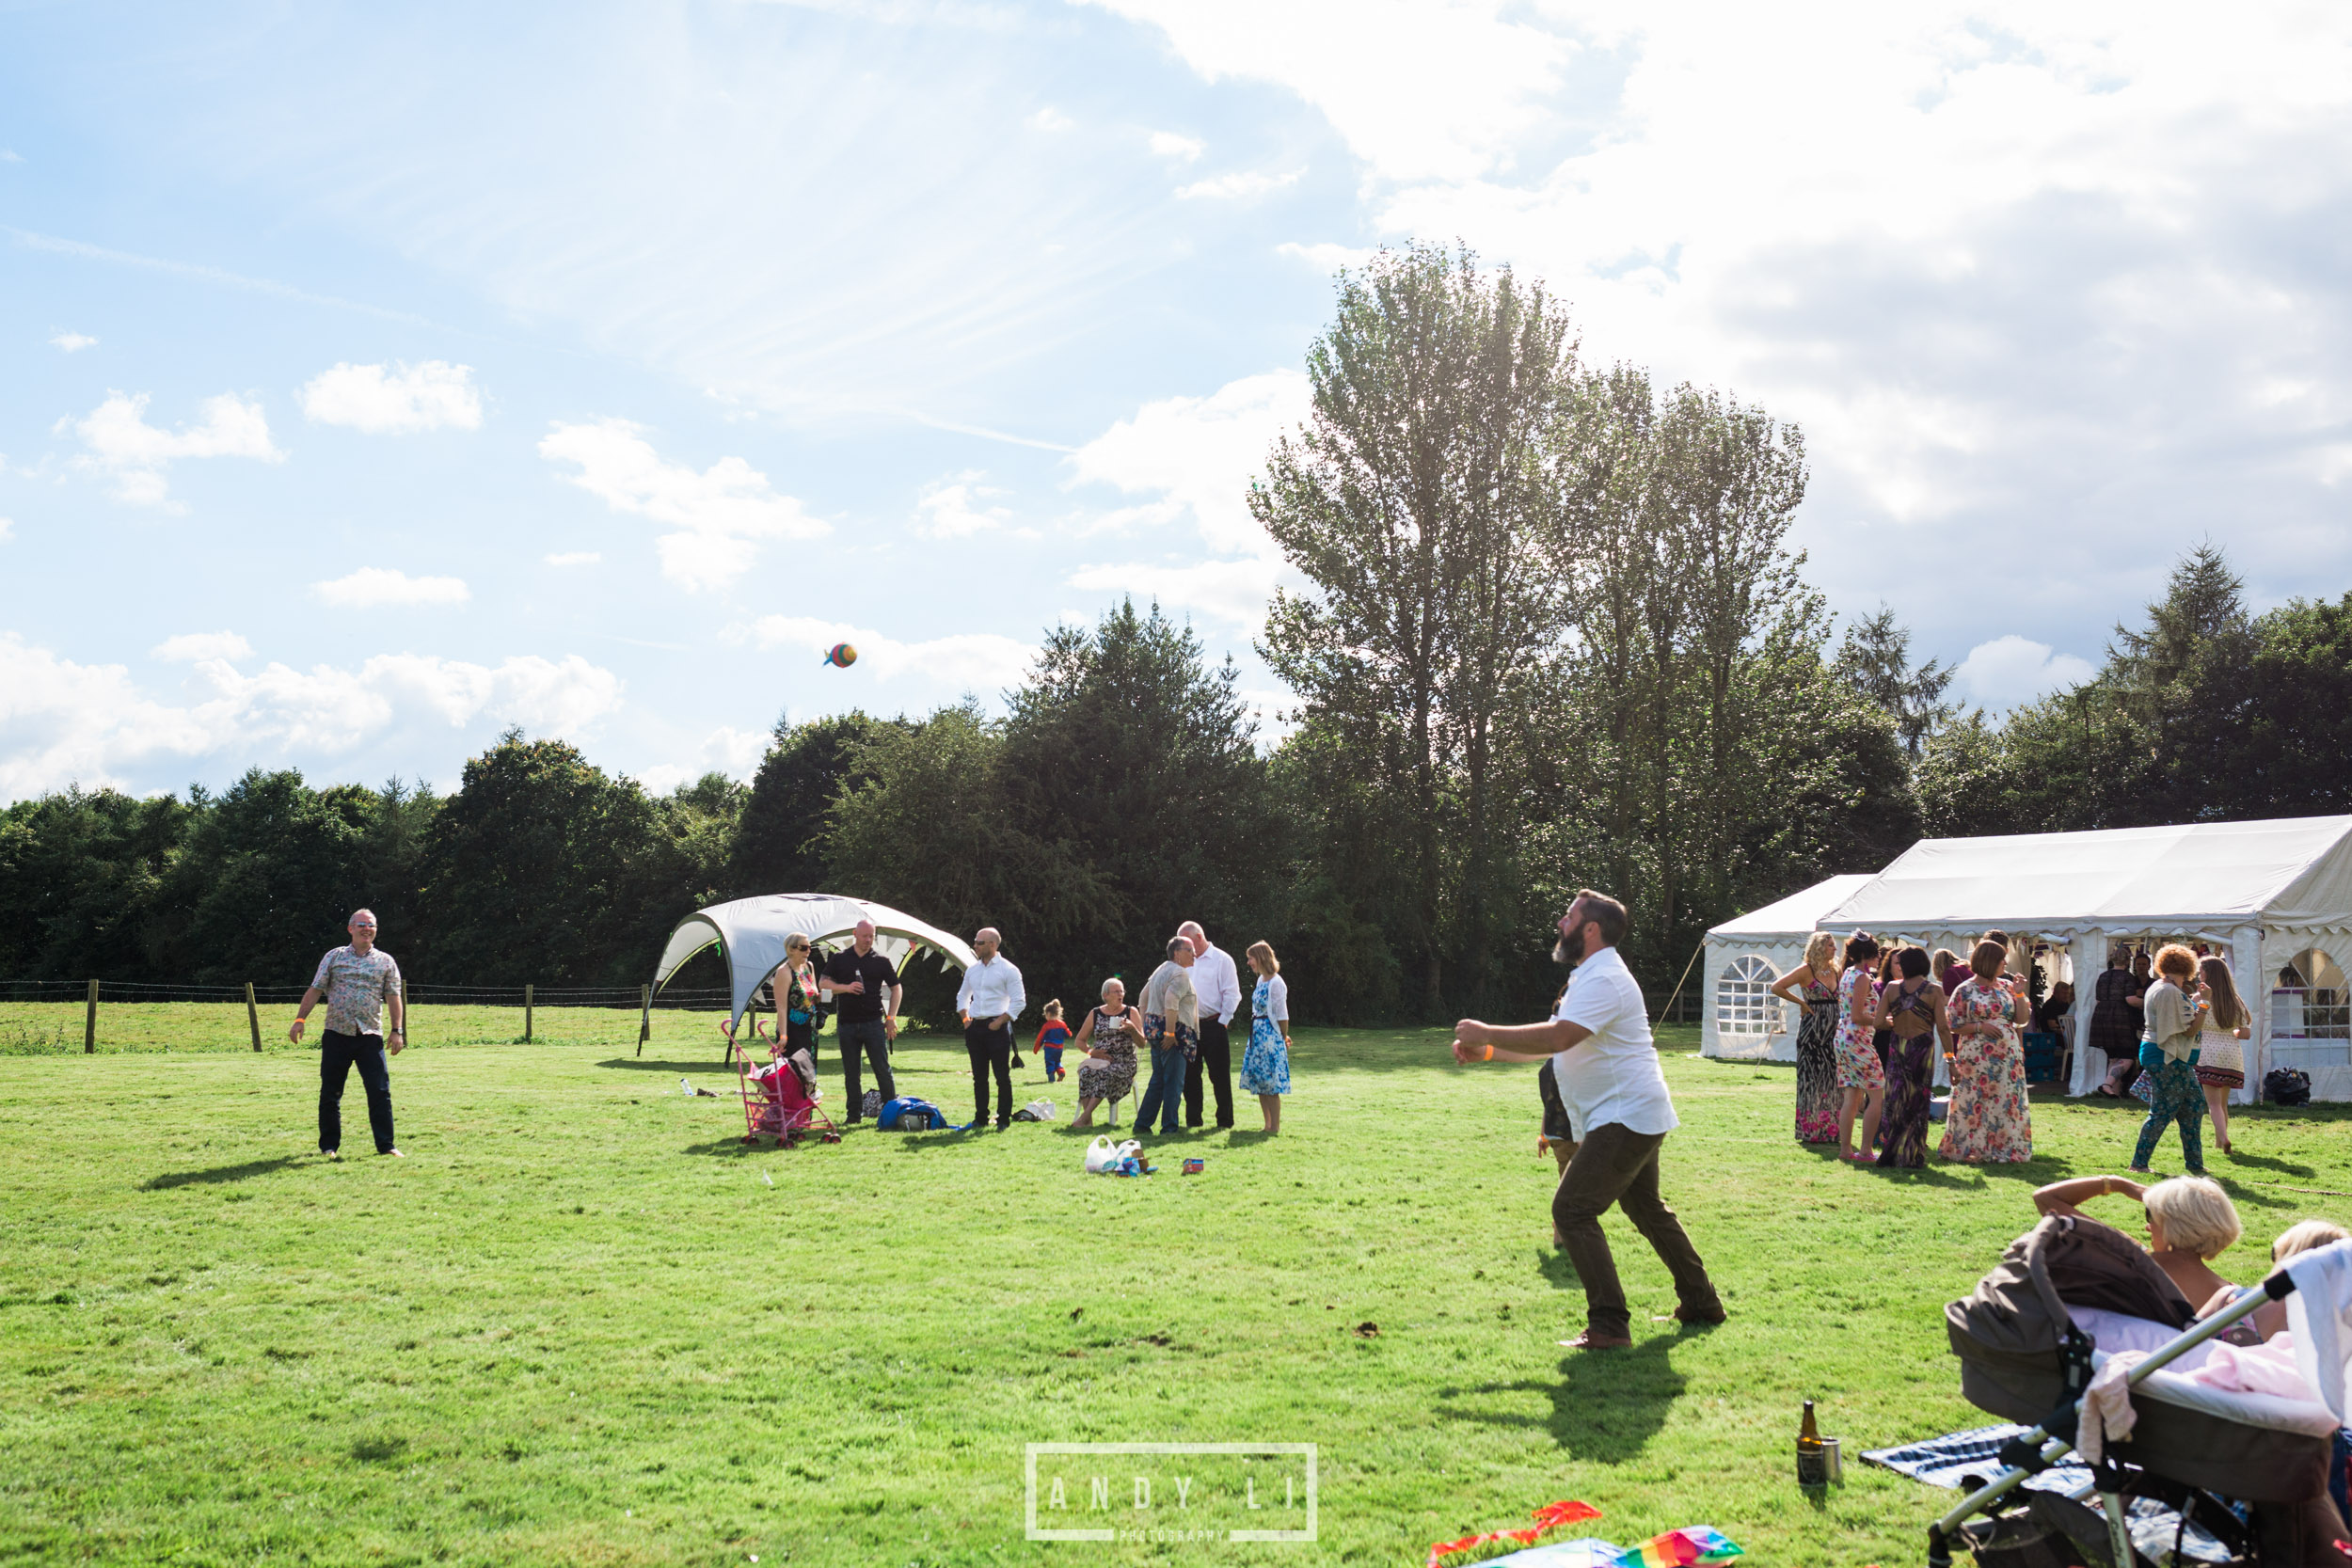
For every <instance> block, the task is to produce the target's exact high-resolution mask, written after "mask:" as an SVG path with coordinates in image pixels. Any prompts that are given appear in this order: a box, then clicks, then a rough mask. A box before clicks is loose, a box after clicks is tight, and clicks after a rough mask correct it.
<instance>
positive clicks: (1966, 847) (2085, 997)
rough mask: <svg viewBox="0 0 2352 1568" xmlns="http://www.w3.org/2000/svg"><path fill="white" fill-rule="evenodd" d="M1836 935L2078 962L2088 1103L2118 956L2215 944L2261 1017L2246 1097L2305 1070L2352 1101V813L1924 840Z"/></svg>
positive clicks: (2080, 1076)
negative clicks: (2172, 944)
mask: <svg viewBox="0 0 2352 1568" xmlns="http://www.w3.org/2000/svg"><path fill="white" fill-rule="evenodd" d="M1820 925H1821V927H1822V928H1823V929H1825V930H1829V931H1834V932H1836V933H1838V934H1840V935H1844V934H1846V933H1848V932H1851V931H1857V930H1864V931H1868V932H1870V933H1871V934H1872V935H1874V936H1877V937H1881V938H1885V937H1890V936H1891V937H1899V938H1902V939H1903V940H1905V941H1909V942H1920V943H1923V944H1925V945H1927V946H1930V947H1939V946H1941V947H1950V948H1952V949H1953V950H1955V951H1959V952H1964V951H1965V948H1966V943H1967V942H1972V941H1974V940H1975V939H1976V938H1978V937H1979V936H1981V935H1982V934H1983V933H1984V932H1985V931H1986V930H1988V929H1999V930H2002V931H2004V932H2007V933H2008V935H2009V937H2010V942H2011V946H2012V950H2013V951H2030V947H2029V946H2028V945H2027V944H2029V943H2032V942H2041V943H2042V944H2044V945H2046V946H2047V948H2048V949H2049V950H2050V952H2051V954H2052V956H2053V957H2057V956H2059V955H2063V956H2065V957H2067V958H2071V960H2072V962H2071V969H2072V972H2073V975H2074V977H2075V979H2076V982H2077V983H2076V986H2075V990H2076V993H2077V998H2076V1002H2075V1006H2074V1020H2073V1027H2074V1044H2075V1051H2074V1078H2073V1082H2072V1084H2071V1085H2069V1087H2070V1092H2072V1093H2074V1094H2083V1093H2086V1092H2088V1091H2089V1089H2090V1086H2091V1085H2093V1084H2095V1083H2097V1082H2098V1080H2099V1079H2100V1077H2101V1076H2103V1075H2104V1074H2105V1073H2106V1067H2107V1060H2106V1056H2105V1055H2104V1054H2103V1053H2099V1052H2096V1051H2093V1050H2091V1049H2090V1014H2091V1010H2092V993H2093V987H2094V985H2095V983H2096V980H2097V977H2098V975H2099V974H2100V972H2101V971H2102V970H2104V969H2105V968H2106V958H2107V952H2108V949H2109V946H2110V945H2111V944H2114V943H2122V942H2132V943H2142V944H2153V943H2156V942H2165V941H2168V940H2174V939H2179V940H2186V941H2197V942H2205V943H2206V944H2207V945H2208V946H2210V947H2211V948H2213V949H2214V950H2215V951H2217V952H2219V953H2221V954H2222V955H2223V956H2225V957H2226V958H2229V960H2230V967H2231V969H2232V970H2233V972H2234V973H2235V974H2236V976H2237V982H2238V987H2239V990H2241V991H2242V992H2243V993H2244V995H2245V997H2246V999H2247V1002H2248V1004H2249V1006H2250V1007H2251V1008H2252V1009H2253V1012H2254V1037H2253V1038H2252V1039H2251V1040H2249V1041H2248V1042H2247V1053H2246V1066H2247V1074H2246V1077H2247V1086H2246V1088H2244V1089H2243V1090H2241V1091H2239V1093H2238V1094H2237V1095H2236V1096H2233V1098H2234V1099H2237V1100H2240V1101H2252V1100H2254V1099H2256V1098H2258V1097H2259V1094H2260V1091H2261V1086H2262V1076H2263V1074H2264V1073H2265V1071H2267V1070H2269V1069H2271V1068H2274V1067H2299V1068H2301V1069H2304V1070H2305V1071H2307V1072H2309V1073H2310V1074H2311V1077H2312V1098H2314V1099H2322V1100H2352V1028H2347V1020H2346V1009H2345V1003H2346V1000H2347V998H2346V995H2345V990H2344V973H2345V970H2346V969H2347V968H2348V967H2352V816H2306V817H2291V818H2285V819H2282V820H2278V821H2268V822H2200V823H2195V824H2191V825H2188V826H2185V827H2169V828H2115V829H2107V830H2104V831H2101V832H2076V833H2021V834H2016V835H2013V836H2007V837H1998V838H1945V839H1922V840H1921V841H1920V842H1919V843H1917V844H1915V845H1913V846H1912V847H1910V848H1909V849H1908V850H1906V851H1904V852H1903V854H1902V855H1901V856H1900V857H1899V858H1898V859H1897V860H1896V862H1895V863H1893V864H1892V865H1889V866H1888V867H1887V868H1886V869H1885V870H1884V871H1883V872H1881V873H1880V874H1879V875H1878V876H1876V877H1873V878H1871V879H1869V880H1868V881H1867V882H1865V883H1864V884H1863V885H1862V886H1861V887H1859V888H1858V889H1856V890H1855V891H1854V892H1852V893H1851V894H1850V895H1848V896H1847V897H1846V898H1845V900H1844V901H1843V902H1842V903H1840V904H1839V905H1838V906H1837V907H1836V909H1835V910H1833V911H1830V912H1829V913H1828V914H1827V915H1826V916H1825V917H1823V918H1822V920H1821V922H1820ZM2066 967H2068V966H2065V965H2061V966H2059V970H2060V973H2059V974H2058V977H2060V978H2064V977H2066V976H2065V973H2064V971H2065V968H2066Z"/></svg>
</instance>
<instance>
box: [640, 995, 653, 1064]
mask: <svg viewBox="0 0 2352 1568" xmlns="http://www.w3.org/2000/svg"><path fill="white" fill-rule="evenodd" d="M651 1038H653V988H652V987H651V986H639V987H638V988H637V1054H639V1055H640V1056H643V1055H644V1053H645V1042H646V1041H647V1040H649V1039H651Z"/></svg>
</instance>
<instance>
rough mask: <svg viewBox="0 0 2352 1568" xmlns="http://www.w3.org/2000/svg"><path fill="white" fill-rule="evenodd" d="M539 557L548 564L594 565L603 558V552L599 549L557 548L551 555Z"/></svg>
mask: <svg viewBox="0 0 2352 1568" xmlns="http://www.w3.org/2000/svg"><path fill="white" fill-rule="evenodd" d="M540 559H541V560H543V561H545V562H547V563H548V565H550V566H594V565H596V564H597V563H598V562H602V561H603V560H604V552H603V551H601V550H559V551H557V552H556V553H555V554H553V555H548V556H542V557H540Z"/></svg>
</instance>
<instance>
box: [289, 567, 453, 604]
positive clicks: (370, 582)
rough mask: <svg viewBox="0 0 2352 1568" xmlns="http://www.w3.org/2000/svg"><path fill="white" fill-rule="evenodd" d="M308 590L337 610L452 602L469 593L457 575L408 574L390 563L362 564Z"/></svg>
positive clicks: (313, 585)
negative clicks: (356, 568)
mask: <svg viewBox="0 0 2352 1568" xmlns="http://www.w3.org/2000/svg"><path fill="white" fill-rule="evenodd" d="M310 592H311V593H313V594H317V595H318V596H319V597H320V599H322V600H324V601H325V602H326V603H327V604H330V605H333V606H335V607H336V608H337V609H338V610H380V609H383V608H385V607H386V606H405V607H410V608H417V607H422V606H427V605H456V604H464V603H465V602H466V601H467V600H468V599H469V598H471V597H473V594H472V593H471V592H470V591H469V589H468V588H467V587H466V584H465V580H464V579H463V578H412V577H410V576H409V575H408V574H407V573H405V572H404V571H401V570H399V569H398V568H397V567H391V566H362V567H360V568H359V569H358V571H356V572H354V573H352V574H351V575H350V576H348V577H340V578H335V579H334V580H333V581H331V582H314V583H312V584H310Z"/></svg>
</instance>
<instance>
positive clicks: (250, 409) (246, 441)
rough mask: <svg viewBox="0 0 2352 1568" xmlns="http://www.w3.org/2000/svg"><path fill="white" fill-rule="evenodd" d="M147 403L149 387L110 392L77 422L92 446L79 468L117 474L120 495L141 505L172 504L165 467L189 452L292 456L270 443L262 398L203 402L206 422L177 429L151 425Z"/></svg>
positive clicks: (277, 459)
mask: <svg viewBox="0 0 2352 1568" xmlns="http://www.w3.org/2000/svg"><path fill="white" fill-rule="evenodd" d="M147 403H148V395H147V394H146V393H145V392H141V393H139V394H138V395H137V396H136V397H126V396H124V395H123V394H122V393H120V392H109V393H107V394H106V401H105V402H103V403H102V404H99V405H98V406H97V407H96V408H93V409H91V410H90V411H89V413H87V415H85V416H83V417H82V418H81V419H80V420H75V421H74V422H73V432H74V434H75V435H77V436H81V438H82V445H83V446H84V447H85V448H87V451H85V452H84V453H82V454H81V455H79V456H77V457H75V458H74V459H73V464H74V467H78V468H81V469H83V470H84V471H86V472H88V471H94V472H101V473H107V474H111V475H113V476H114V494H115V496H116V498H117V499H120V500H125V501H129V502H131V503H132V504H134V505H137V506H163V505H165V504H167V502H168V500H169V499H170V498H169V486H168V483H167V481H166V479H165V477H164V470H165V469H166V468H167V467H170V466H171V465H172V464H173V463H174V462H177V461H178V460H179V459H181V458H183V457H251V458H256V459H258V460H260V461H262V462H263V463H283V462H284V461H285V460H286V454H285V453H284V452H282V451H278V448H276V447H274V446H272V445H271V444H270V438H269V420H268V419H267V418H266V417H265V416H264V415H263V414H262V404H261V403H260V402H259V400H256V401H254V402H251V403H247V402H246V401H245V400H244V399H242V398H240V397H238V396H237V395H236V394H235V393H234V392H223V393H222V394H221V395H220V396H218V397H214V398H206V399H205V400H204V401H203V402H202V403H200V404H197V408H198V411H199V413H200V414H201V415H202V416H203V418H202V420H200V422H199V423H197V424H195V425H190V426H183V428H181V429H179V430H176V431H175V430H158V429H156V428H155V427H154V426H153V425H151V424H149V423H148V422H147ZM62 422H63V421H60V423H62Z"/></svg>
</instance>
